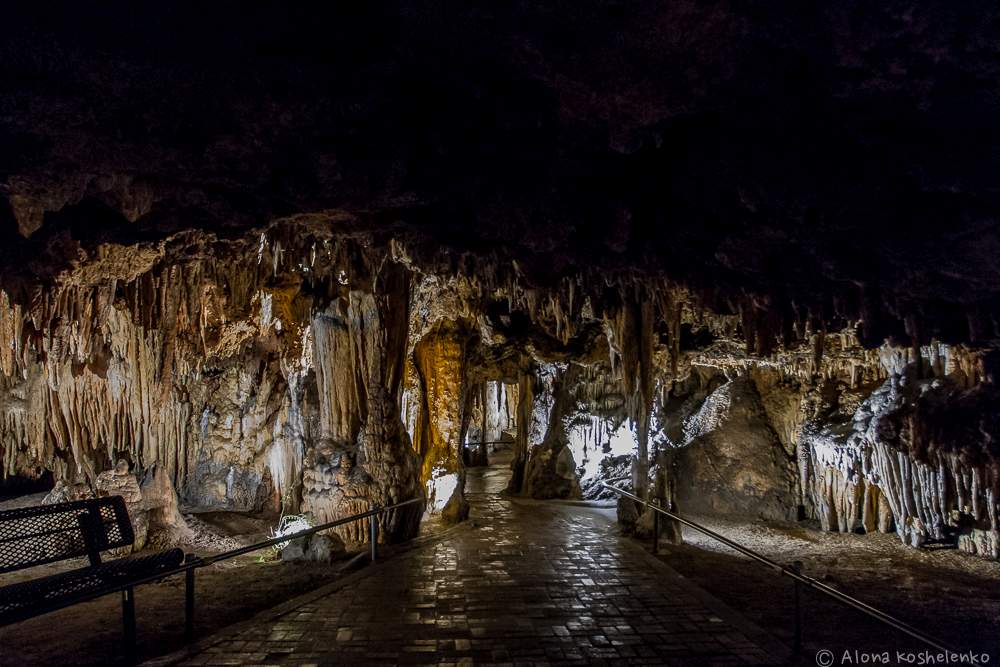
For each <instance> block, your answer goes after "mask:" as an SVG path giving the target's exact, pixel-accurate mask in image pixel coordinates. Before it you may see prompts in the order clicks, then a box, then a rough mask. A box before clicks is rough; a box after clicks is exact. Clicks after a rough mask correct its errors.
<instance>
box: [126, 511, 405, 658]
mask: <svg viewBox="0 0 1000 667" xmlns="http://www.w3.org/2000/svg"><path fill="white" fill-rule="evenodd" d="M419 502H424V498H423V497H417V498H410V499H409V500H404V501H403V502H401V503H395V504H394V505H386V506H385V507H373V508H372V509H370V510H368V511H367V512H361V513H360V514H353V515H351V516H348V517H344V518H343V519H337V520H336V521H328V522H326V523H323V524H320V525H318V526H313V527H311V528H307V529H305V530H300V531H298V532H295V533H289V534H288V535H281V536H280V537H275V538H272V539H270V540H264V541H263V542H257V543H255V544H250V545H247V546H245V547H240V548H238V549H232V550H231V551H226V552H223V553H221V554H216V555H214V556H209V557H207V558H201V557H195V558H191V557H190V556H189V557H188V558H187V559H186V560H185V563H184V564H183V565H180V566H179V567H177V568H175V569H174V570H171V571H168V572H165V573H162V572H161V573H160V574H158V575H156V576H154V577H149V578H147V579H145V580H143V581H142V582H137V583H145V582H147V581H154V580H156V579H162V578H163V577H168V576H171V575H173V574H179V573H180V572H184V574H185V582H184V637H185V639H186V640H187V641H188V642H190V641H191V640H193V639H194V573H195V570H196V569H197V568H199V567H205V566H207V565H212V564H213V563H218V562H219V561H223V560H228V559H230V558H235V557H236V556H242V555H243V554H248V553H251V552H254V551H260V550H261V549H266V548H267V547H271V546H274V545H276V544H281V543H282V542H291V541H292V540H295V539H298V538H300V537H306V536H307V535H314V534H316V533H318V532H320V531H323V530H329V529H331V528H336V527H337V526H343V525H345V524H348V523H353V522H354V521H361V520H362V519H368V518H371V519H372V520H371V521H369V522H368V525H369V535H368V537H369V541H370V542H371V559H372V561H373V562H374V561H375V559H376V557H377V555H378V522H377V521H375V517H377V516H378V515H380V514H382V513H384V512H389V511H391V510H394V509H397V508H400V507H404V506H406V505H412V504H413V503H419Z"/></svg>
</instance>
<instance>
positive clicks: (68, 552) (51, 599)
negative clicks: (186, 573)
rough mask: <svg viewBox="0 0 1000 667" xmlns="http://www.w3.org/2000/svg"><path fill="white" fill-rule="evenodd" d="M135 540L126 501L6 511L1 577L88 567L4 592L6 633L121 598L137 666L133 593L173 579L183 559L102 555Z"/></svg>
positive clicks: (129, 651)
mask: <svg viewBox="0 0 1000 667" xmlns="http://www.w3.org/2000/svg"><path fill="white" fill-rule="evenodd" d="M134 541H135V533H134V531H133V529H132V522H131V521H130V520H129V516H128V510H127V509H126V508H125V500H124V499H123V498H122V497H121V496H112V497H110V498H95V499H91V500H78V501H75V502H69V503H59V504H56V505H41V506H39V507H23V508H19V509H13V510H6V511H2V512H0V575H2V574H4V573H7V572H13V571H16V570H23V569H26V568H29V567H34V566H36V565H44V564H46V563H55V562H58V561H63V560H67V559H70V558H77V557H80V556H86V557H87V558H88V559H89V560H90V563H89V565H87V566H86V567H81V568H77V569H74V570H70V571H68V572H61V573H59V574H54V575H51V576H47V577H40V578H37V579H31V580H29V581H24V582H21V583H16V584H10V585H8V586H2V587H0V627H2V626H5V625H10V624H11V623H17V622H19V621H24V620H27V619H29V618H32V617H34V616H39V615H41V614H45V613H48V612H50V611H55V610H56V609H62V608H64V607H69V606H71V605H74V604H77V603H79V602H83V601H85V600H92V599H94V598H97V597H100V596H102V595H107V594H109V593H114V592H116V591H121V592H122V621H123V624H124V635H125V653H126V658H127V659H128V660H129V662H133V661H134V660H135V597H134V594H133V590H132V588H133V586H134V585H136V584H137V583H143V582H144V581H146V580H149V579H150V578H151V577H154V578H155V576H156V575H157V574H159V573H165V574H166V573H170V572H171V571H173V570H175V568H177V566H179V565H180V564H181V562H182V561H183V560H184V552H182V551H181V550H180V549H170V550H169V551H161V552H158V553H151V554H140V555H133V556H126V557H124V558H118V559H115V560H111V561H107V562H102V561H101V552H102V551H107V550H108V549H116V548H120V547H126V546H129V545H131V544H132V543H133V542H134Z"/></svg>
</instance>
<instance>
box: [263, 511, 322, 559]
mask: <svg viewBox="0 0 1000 667" xmlns="http://www.w3.org/2000/svg"><path fill="white" fill-rule="evenodd" d="M312 526H313V525H312V522H311V521H310V520H309V517H307V516H306V515H305V514H286V515H285V516H283V517H281V520H280V521H279V522H278V527H277V528H274V529H272V530H271V537H292V536H294V535H296V534H297V533H301V532H302V531H303V530H309V529H310V528H312ZM289 542H291V540H290V539H289V540H287V541H285V542H278V543H277V544H275V545H274V546H273V547H272V548H273V549H274V550H275V551H281V550H282V549H284V548H285V547H287V546H288V543H289Z"/></svg>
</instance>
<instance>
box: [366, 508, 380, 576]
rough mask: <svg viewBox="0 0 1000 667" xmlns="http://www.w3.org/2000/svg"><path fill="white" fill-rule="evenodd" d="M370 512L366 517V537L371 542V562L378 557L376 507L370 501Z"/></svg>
mask: <svg viewBox="0 0 1000 667" xmlns="http://www.w3.org/2000/svg"><path fill="white" fill-rule="evenodd" d="M372 511H373V512H374V514H372V515H371V516H370V517H368V539H369V540H371V543H372V562H373V563H374V562H375V559H376V558H377V557H378V507H376V506H375V503H372Z"/></svg>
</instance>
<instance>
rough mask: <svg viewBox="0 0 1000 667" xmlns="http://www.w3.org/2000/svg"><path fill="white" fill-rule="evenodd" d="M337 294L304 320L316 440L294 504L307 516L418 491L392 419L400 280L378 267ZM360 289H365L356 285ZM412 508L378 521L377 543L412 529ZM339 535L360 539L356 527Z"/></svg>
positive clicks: (400, 343) (320, 517)
mask: <svg viewBox="0 0 1000 667" xmlns="http://www.w3.org/2000/svg"><path fill="white" fill-rule="evenodd" d="M358 282H359V283H360V284H361V285H362V286H363V287H362V288H361V289H353V290H351V291H350V292H349V293H348V294H346V295H342V296H341V297H339V298H337V299H336V300H335V301H334V303H333V304H332V306H331V307H330V308H328V309H327V311H326V312H325V313H324V314H322V315H320V316H317V317H316V318H315V319H314V320H313V335H314V360H315V366H316V373H317V384H318V390H319V395H320V424H321V430H322V436H321V437H320V438H319V440H318V442H316V443H314V445H313V447H311V448H310V449H309V451H308V452H307V455H306V461H305V465H306V471H305V474H304V476H303V489H304V490H303V503H302V506H303V509H304V510H306V511H311V512H312V513H313V514H314V516H315V518H316V520H317V521H330V520H333V519H337V518H341V517H344V516H349V515H352V514H358V513H362V512H365V511H367V510H369V509H370V508H371V507H373V506H385V505H390V504H394V503H397V502H400V501H403V500H409V499H410V498H414V497H417V496H419V495H420V493H421V492H420V483H419V462H418V460H417V456H416V454H415V453H414V452H413V449H412V447H411V445H410V440H409V436H408V435H407V433H406V430H405V428H404V427H403V422H402V418H401V416H400V409H399V406H400V398H401V397H400V394H401V385H402V376H403V371H404V360H405V353H406V343H407V326H408V304H409V276H408V273H407V272H406V271H405V270H404V269H403V268H402V267H399V266H397V265H395V264H391V263H386V264H383V265H382V266H380V267H379V268H378V270H377V273H376V274H375V276H374V277H373V278H371V282H370V283H368V284H365V283H363V282H362V281H361V280H360V279H359V281H358ZM364 287H367V288H368V289H364ZM419 520H420V509H419V507H412V506H411V507H406V508H401V509H399V510H396V511H394V512H391V513H387V514H383V515H381V516H380V517H379V522H380V526H379V528H380V531H379V535H380V539H381V540H382V541H386V542H391V541H402V540H406V539H409V538H412V537H414V536H415V535H416V533H417V531H418V529H419ZM341 532H343V534H344V536H345V537H346V538H348V539H351V540H354V541H365V540H366V539H367V532H366V529H365V527H360V526H357V525H356V524H350V525H348V526H345V527H344V529H343V531H341Z"/></svg>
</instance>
